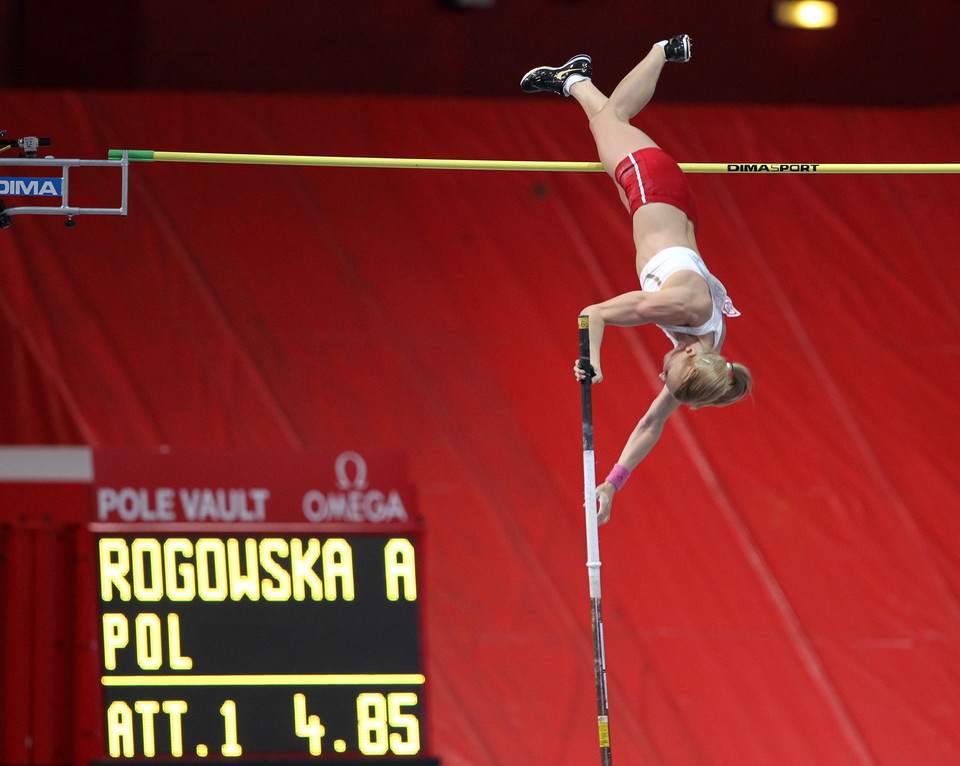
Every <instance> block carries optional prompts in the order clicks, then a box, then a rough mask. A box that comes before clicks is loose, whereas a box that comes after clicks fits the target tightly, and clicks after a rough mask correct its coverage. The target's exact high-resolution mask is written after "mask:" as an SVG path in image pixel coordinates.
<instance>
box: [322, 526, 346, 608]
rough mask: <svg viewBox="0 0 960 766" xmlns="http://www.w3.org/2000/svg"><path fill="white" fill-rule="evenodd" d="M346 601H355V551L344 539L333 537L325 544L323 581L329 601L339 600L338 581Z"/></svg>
mask: <svg viewBox="0 0 960 766" xmlns="http://www.w3.org/2000/svg"><path fill="white" fill-rule="evenodd" d="M338 578H339V580H340V590H341V593H342V594H343V600H344V601H353V549H352V548H351V547H350V543H348V542H347V541H346V540H344V539H343V538H342V537H331V538H330V539H329V540H327V541H326V542H325V543H324V544H323V581H324V582H325V583H326V588H325V589H324V590H325V593H326V598H327V601H335V600H336V598H337V579H338Z"/></svg>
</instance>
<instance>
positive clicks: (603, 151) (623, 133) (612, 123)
mask: <svg viewBox="0 0 960 766" xmlns="http://www.w3.org/2000/svg"><path fill="white" fill-rule="evenodd" d="M664 63H666V58H665V56H664V51H663V48H662V47H661V46H660V45H654V46H653V48H651V49H650V52H649V53H648V54H647V55H646V56H645V57H644V59H643V60H642V61H641V62H640V63H639V64H637V66H635V67H634V68H633V69H632V70H631V71H630V72H629V73H628V74H627V76H626V77H624V78H623V80H621V81H620V84H619V85H617V87H616V88H614V90H613V93H611V94H610V97H609V98H606V97H605V96H604V95H603V94H602V93H601V92H600V91H599V90H598V89H597V87H596V86H595V85H594V84H593V82H592V81H590V80H582V81H580V82H577V83H574V84H573V85H572V86H570V89H569V90H570V95H571V96H573V97H574V98H575V99H576V100H577V103H579V104H580V106H581V107H582V108H583V111H584V112H585V113H586V115H587V117H588V118H589V120H590V130H591V131H592V132H593V138H594V141H595V142H596V144H597V152H598V153H599V155H600V162H601V163H602V164H603V167H604V169H605V170H606V171H607V173H609V174H610V175H613V173H614V172H615V171H616V168H617V165H619V164H620V161H621V160H623V158H624V157H626V156H627V155H629V154H632V153H633V152H635V151H638V150H640V149H646V148H650V147H656V146H657V144H656V142H655V141H654V140H653V139H652V138H650V136H648V135H647V134H646V133H644V132H643V131H642V130H640V129H639V128H637V127H635V126H633V125H631V124H630V119H631V118H632V117H634V116H635V115H636V114H637V113H639V112H640V110H641V109H643V107H645V106H646V105H647V104H648V103H649V102H650V99H651V98H653V93H654V91H655V89H656V86H657V80H658V79H659V78H660V72H661V71H662V70H663V65H664Z"/></svg>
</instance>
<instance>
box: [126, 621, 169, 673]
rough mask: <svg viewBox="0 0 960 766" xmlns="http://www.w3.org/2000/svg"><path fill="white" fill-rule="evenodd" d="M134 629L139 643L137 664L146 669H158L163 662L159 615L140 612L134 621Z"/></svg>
mask: <svg viewBox="0 0 960 766" xmlns="http://www.w3.org/2000/svg"><path fill="white" fill-rule="evenodd" d="M133 630H134V636H135V638H136V644H137V664H138V665H139V666H140V667H141V668H143V669H144V670H157V669H158V668H159V667H160V666H161V665H162V664H163V644H162V640H161V638H160V617H159V615H156V614H150V613H145V614H138V615H137V617H136V619H135V620H134V621H133Z"/></svg>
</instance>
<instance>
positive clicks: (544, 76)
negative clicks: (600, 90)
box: [520, 54, 593, 96]
mask: <svg viewBox="0 0 960 766" xmlns="http://www.w3.org/2000/svg"><path fill="white" fill-rule="evenodd" d="M571 75H579V78H578V79H587V80H589V79H590V78H591V77H592V76H593V62H592V61H591V59H590V57H589V56H587V55H586V54H580V55H579V56H574V57H573V58H572V59H570V60H569V61H568V62H567V63H566V64H564V65H563V66H558V67H548V66H541V67H537V68H536V69H531V70H530V71H529V72H527V73H526V74H525V75H524V76H523V79H522V80H520V87H521V88H522V89H523V92H524V93H537V92H538V91H549V92H550V93H556V94H557V95H558V96H567V95H569V94H568V93H566V92H564V89H563V85H564V83H565V82H566V81H567V78H568V77H570V76H571Z"/></svg>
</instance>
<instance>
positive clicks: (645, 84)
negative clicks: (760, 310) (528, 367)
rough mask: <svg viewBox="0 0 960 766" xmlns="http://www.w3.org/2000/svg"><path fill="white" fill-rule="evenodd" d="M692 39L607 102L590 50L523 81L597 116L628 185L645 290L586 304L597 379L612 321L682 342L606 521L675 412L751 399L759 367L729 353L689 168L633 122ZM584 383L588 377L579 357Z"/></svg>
mask: <svg viewBox="0 0 960 766" xmlns="http://www.w3.org/2000/svg"><path fill="white" fill-rule="evenodd" d="M690 55H691V41H690V38H689V36H687V35H678V36H677V37H673V38H671V39H670V40H664V41H662V42H659V43H657V44H655V45H654V46H653V47H652V49H651V50H650V52H649V53H648V54H647V55H646V57H644V59H643V60H642V61H641V62H640V63H639V64H637V66H636V67H634V68H633V69H632V70H631V71H630V72H629V73H628V74H627V76H626V77H624V78H623V80H622V81H621V82H620V84H619V85H617V87H616V88H615V89H614V90H613V92H612V93H611V94H610V97H609V98H607V97H606V96H605V95H603V93H601V92H600V90H599V89H597V87H596V86H595V85H594V84H593V82H592V80H591V76H592V73H593V63H592V61H591V59H590V57H589V56H585V55H579V56H574V57H573V58H572V59H570V60H569V61H568V62H567V63H566V64H564V65H563V66H560V67H537V68H535V69H532V70H531V71H530V72H528V73H527V74H526V75H525V76H524V77H523V79H522V80H521V83H520V86H521V88H522V89H523V90H524V91H525V92H527V93H535V92H538V91H547V92H551V93H556V94H558V95H562V96H568V97H569V96H572V97H573V98H574V99H575V100H576V101H577V102H578V103H579V104H580V106H581V107H582V108H583V111H584V112H585V113H586V115H587V118H588V119H589V121H590V130H591V132H592V133H593V137H594V140H595V141H596V145H597V151H598V152H599V155H600V162H601V164H602V165H603V167H604V169H605V170H606V171H607V173H608V174H609V175H610V176H611V177H612V178H613V179H614V181H615V182H616V183H617V185H618V190H619V192H620V198H621V200H622V201H623V203H624V205H626V207H627V209H628V210H629V211H630V214H631V217H632V219H633V240H634V244H635V245H636V265H637V274H638V275H639V277H640V287H641V289H640V290H638V291H634V292H629V293H624V294H623V295H618V296H616V297H615V298H611V299H610V300H607V301H604V302H603V303H597V304H594V305H592V306H588V307H587V308H585V309H584V310H583V311H582V312H581V314H583V315H586V316H587V317H588V318H589V320H590V357H591V358H590V363H591V365H592V366H593V369H594V372H595V375H594V377H593V379H592V382H594V383H599V382H600V381H601V380H603V375H602V373H601V371H600V370H601V367H600V344H601V341H602V340H603V330H604V327H605V326H606V325H608V324H610V325H614V326H617V327H634V326H637V325H642V324H656V325H657V326H658V327H660V328H661V329H662V330H663V331H664V332H665V333H666V334H667V337H669V338H670V340H671V341H673V349H672V350H671V351H670V352H668V353H667V355H666V356H665V357H664V359H663V372H662V373H661V374H660V379H661V380H662V381H663V388H662V389H661V391H660V393H659V394H658V395H657V396H656V398H655V399H654V400H653V402H652V403H651V405H650V407H649V409H647V412H646V413H645V414H644V416H643V417H642V418H641V419H640V422H639V423H637V426H636V428H634V430H633V433H631V434H630V437H629V438H628V439H627V443H626V445H625V446H624V448H623V451H622V452H621V454H620V458H619V460H618V461H617V463H616V465H614V467H613V470H611V471H610V474H609V476H607V478H606V480H605V481H604V482H603V483H602V484H600V486H599V487H597V497H598V499H599V511H598V521H599V523H601V524H603V523H606V522H607V521H608V520H609V519H610V510H611V505H612V502H613V495H614V493H615V492H617V490H619V489H620V488H621V487H622V486H623V484H624V482H625V481H626V480H627V477H628V476H629V475H630V472H631V471H633V470H634V469H635V468H636V467H637V465H639V464H640V461H642V460H643V459H644V458H645V457H646V456H647V455H648V454H649V452H650V450H651V449H653V447H654V445H655V444H656V443H657V441H658V440H659V438H660V434H661V433H662V432H663V426H664V424H665V423H666V421H667V418H668V417H670V415H671V414H673V413H674V412H675V411H676V410H677V408H678V407H679V406H680V405H681V404H687V405H688V406H690V407H691V408H694V409H695V408H698V407H706V406H714V407H723V406H725V405H728V404H733V403H734V402H736V401H739V400H740V399H742V398H744V397H745V396H746V395H747V394H748V393H749V392H750V389H751V387H752V385H753V380H752V378H751V376H750V372H749V371H748V370H747V368H746V367H744V366H743V365H741V364H735V363H732V362H728V361H727V360H726V359H725V358H724V357H723V356H721V355H720V347H721V346H722V344H723V340H724V337H725V335H726V320H725V317H735V316H739V312H738V311H737V310H736V309H735V308H734V307H733V303H732V302H731V301H730V299H729V298H728V297H727V291H726V289H725V288H724V286H723V285H722V284H721V283H720V281H719V280H718V279H717V278H716V277H714V276H713V275H712V274H711V273H710V272H709V271H708V270H707V267H706V266H705V265H704V262H703V260H702V259H701V257H700V253H699V250H698V249H697V241H696V232H697V226H698V219H699V212H698V210H697V202H696V199H695V198H694V196H693V192H692V190H691V189H690V187H689V185H688V184H687V181H686V178H685V177H684V175H683V171H681V170H680V167H679V166H678V165H677V163H676V162H675V161H674V160H673V158H672V157H670V156H669V155H668V154H667V153H666V152H664V151H663V150H662V149H661V148H660V147H659V146H658V145H657V144H656V143H655V142H654V141H653V140H652V139H651V138H650V137H649V136H648V135H647V134H646V133H644V132H643V131H642V130H640V129H639V128H636V127H635V126H633V125H631V124H630V120H631V119H632V118H633V117H634V116H636V115H637V114H638V113H639V112H640V110H641V109H643V107H644V106H646V105H647V103H649V101H650V99H651V98H652V97H653V93H654V90H655V88H656V85H657V81H658V79H659V78H660V73H661V71H662V70H663V67H664V64H665V63H666V62H667V61H675V62H686V61H689V60H690ZM574 373H575V375H576V377H577V380H583V379H584V378H585V376H586V373H585V372H584V370H582V369H581V368H580V365H579V361H578V363H577V365H576V366H575V367H574Z"/></svg>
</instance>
